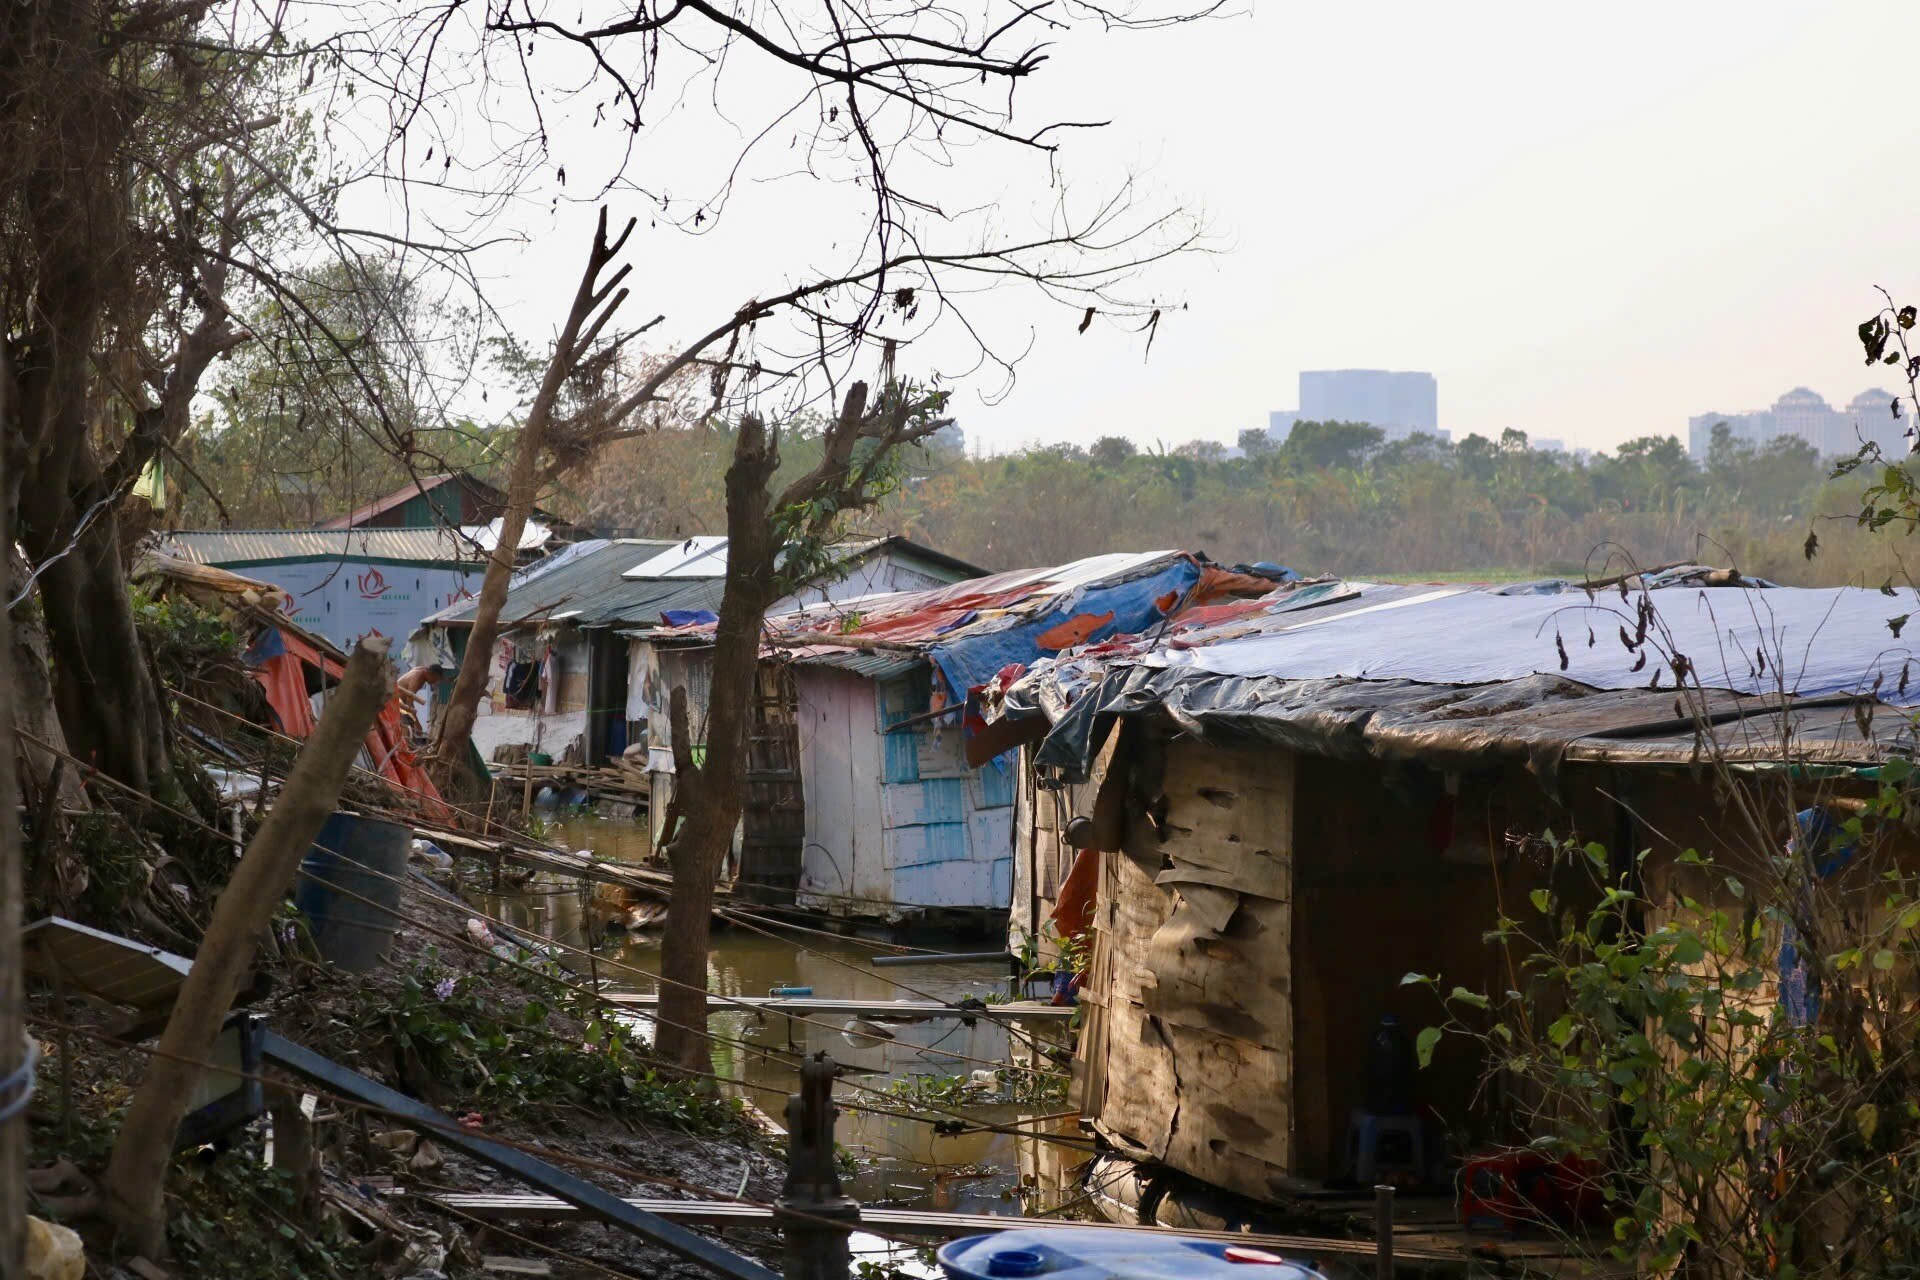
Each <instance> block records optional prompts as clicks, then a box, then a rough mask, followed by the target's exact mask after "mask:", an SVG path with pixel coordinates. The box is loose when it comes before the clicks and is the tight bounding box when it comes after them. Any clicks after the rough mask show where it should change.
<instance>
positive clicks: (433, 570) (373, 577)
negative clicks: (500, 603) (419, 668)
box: [233, 558, 486, 662]
mask: <svg viewBox="0 0 1920 1280" xmlns="http://www.w3.org/2000/svg"><path fill="white" fill-rule="evenodd" d="M233 568H234V572H236V573H241V574H245V575H246V576H247V577H249V578H258V579H259V580H260V581H262V582H270V583H272V584H273V585H274V586H276V587H279V588H280V589H281V590H283V591H285V592H287V593H288V594H289V595H291V596H292V597H293V620H294V621H295V622H297V623H299V624H300V625H301V626H303V627H306V628H308V629H309V630H312V631H317V632H319V633H320V634H321V635H323V636H325V637H326V638H327V639H329V640H331V641H333V642H334V643H335V644H337V645H339V646H340V647H341V648H342V649H347V650H351V649H352V648H353V646H354V643H355V642H356V641H358V640H359V639H360V638H361V637H362V636H365V635H369V634H371V633H374V632H378V633H379V634H381V635H383V636H386V637H388V638H389V639H391V640H392V641H393V642H394V645H393V658H394V661H395V662H398V661H400V660H401V657H402V654H403V652H404V650H405V648H406V643H407V637H408V636H410V635H412V634H413V631H414V628H416V627H418V626H419V625H420V620H421V619H423V618H425V617H427V616H428V615H429V614H434V613H438V612H439V611H440V610H442V609H444V608H446V607H447V606H448V605H450V604H453V603H455V602H456V601H459V600H464V599H467V598H469V597H471V596H473V595H475V594H477V593H478V592H479V590H480V580H481V579H482V578H483V577H485V576H486V569H485V567H484V566H481V565H475V566H473V567H472V568H463V567H460V566H457V565H428V564H420V563H400V562H395V561H375V560H357V559H352V558H347V559H337V560H336V559H328V560H299V561H284V562H279V563H268V564H250V565H247V566H245V567H239V566H234V567H233Z"/></svg>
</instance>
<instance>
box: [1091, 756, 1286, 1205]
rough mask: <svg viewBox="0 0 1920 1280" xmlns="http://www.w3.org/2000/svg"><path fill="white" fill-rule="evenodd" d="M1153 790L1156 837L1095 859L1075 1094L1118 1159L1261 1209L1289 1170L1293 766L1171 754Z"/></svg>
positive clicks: (1272, 760) (1135, 839) (1139, 837)
mask: <svg viewBox="0 0 1920 1280" xmlns="http://www.w3.org/2000/svg"><path fill="white" fill-rule="evenodd" d="M1135 764H1136V772H1137V766H1138V762H1137V761H1136V762H1135ZM1158 789H1159V790H1162V791H1163V793H1164V796H1165V804H1164V812H1163V814H1162V815H1161V816H1159V819H1158V825H1159V833H1158V834H1152V833H1148V832H1145V831H1142V830H1139V829H1138V827H1137V824H1136V826H1135V827H1134V828H1130V831H1129V836H1128V839H1127V842H1126V843H1127V846H1128V851H1123V852H1120V853H1116V854H1109V855H1107V856H1106V857H1105V858H1104V859H1103V863H1102V879H1101V890H1100V898H1099V903H1098V907H1097V910H1096V916H1095V944H1094V962H1093V965H1094V967H1093V971H1092V974H1091V975H1090V980H1089V982H1088V984H1087V988H1088V994H1087V995H1086V996H1085V997H1084V998H1086V999H1087V1000H1088V1002H1089V1003H1090V1004H1092V1005H1093V1006H1095V1007H1094V1008H1092V1009H1090V1011H1089V1012H1090V1017H1089V1020H1088V1022H1089V1025H1088V1029H1087V1033H1086V1039H1085V1042H1084V1044H1083V1052H1082V1057H1083V1058H1084V1059H1085V1061H1084V1062H1083V1063H1082V1064H1081V1068H1080V1072H1079V1079H1078V1080H1077V1082H1076V1084H1077V1089H1078V1095H1079V1096H1080V1097H1081V1098H1082V1100H1083V1105H1084V1106H1085V1107H1086V1108H1087V1110H1088V1111H1089V1112H1090V1113H1091V1114H1093V1115H1095V1116H1096V1118H1097V1123H1098V1124H1099V1125H1100V1126H1101V1128H1102V1129H1103V1131H1105V1132H1106V1133H1107V1134H1108V1135H1109V1137H1111V1138H1112V1139H1113V1140H1114V1141H1115V1142H1116V1143H1117V1144H1118V1145H1120V1146H1121V1147H1122V1148H1123V1149H1127V1150H1131V1151H1133V1152H1135V1153H1137V1154H1143V1155H1147V1156H1150V1157H1152V1158H1154V1159H1157V1160H1160V1161H1163V1162H1164V1163H1166V1164H1168V1165H1171V1166H1173V1167H1174V1168H1176V1169H1179V1170H1181V1171H1183V1172H1186V1173H1190V1174H1192V1175H1194V1176H1196V1177H1199V1178H1202V1179H1204V1180H1206V1181H1208V1182H1211V1183H1214V1184H1215V1185H1217V1186H1222V1187H1227V1188H1229V1189H1231V1190H1234V1191H1238V1192H1241V1193H1242V1194H1245V1195H1249V1196H1254V1197H1257V1198H1261V1199H1272V1198H1274V1197H1276V1196H1277V1195H1279V1194H1280V1193H1281V1192H1282V1190H1283V1189H1284V1187H1285V1185H1286V1184H1287V1181H1288V1175H1289V1171H1290V1166H1291V1162H1292V1158H1293V1108H1294V1101H1293V1082H1292V1053H1293V1009H1292V988H1291V965H1290V963H1289V958H1288V957H1289V951H1290V947H1291V935H1292V856H1293V806H1294V762H1293V757H1292V756H1291V755H1290V754H1288V753H1284V752H1272V751H1267V752H1261V753H1257V754H1256V753H1251V752H1233V751H1227V750H1223V749H1220V748H1216V747H1210V746H1206V745H1203V744H1200V743H1197V742H1193V741H1192V740H1178V741H1175V742H1173V743H1171V744H1167V746H1166V748H1165V767H1164V775H1163V777H1162V778H1160V779H1159V780H1158ZM1148 799H1152V797H1148Z"/></svg>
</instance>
